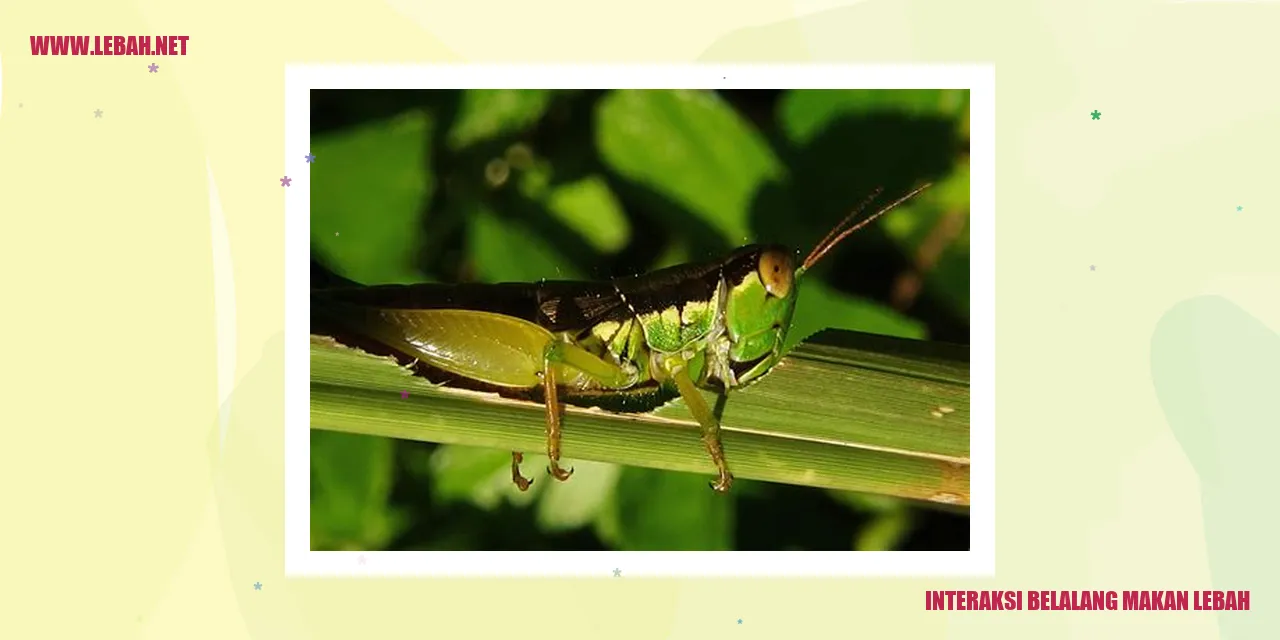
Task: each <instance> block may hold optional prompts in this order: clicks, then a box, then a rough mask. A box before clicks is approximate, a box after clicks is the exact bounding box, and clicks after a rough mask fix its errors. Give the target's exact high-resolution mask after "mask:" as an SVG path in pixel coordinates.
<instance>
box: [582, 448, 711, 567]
mask: <svg viewBox="0 0 1280 640" xmlns="http://www.w3.org/2000/svg"><path fill="white" fill-rule="evenodd" d="M727 498H728V497H727V496H723V495H720V494H717V493H716V492H714V491H711V490H710V489H708V488H707V479H706V478H704V477H702V476H700V475H695V474H689V473H668V472H661V471H655V470H653V469H638V468H634V467H627V468H624V469H623V470H622V474H621V475H620V477H619V478H618V488H617V490H616V491H615V495H614V501H612V502H611V503H610V505H609V506H610V507H611V509H610V514H609V517H610V518H612V519H613V520H614V524H611V525H608V526H605V527H604V528H605V529H606V530H607V529H609V528H610V527H613V528H614V530H615V531H616V535H617V538H618V540H617V548H618V549H620V550H624V551H671V550H690V549H697V550H700V551H719V550H725V549H731V548H733V504H734V503H733V501H732V500H731V499H727Z"/></svg>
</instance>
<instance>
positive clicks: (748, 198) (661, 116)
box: [596, 91, 784, 245]
mask: <svg viewBox="0 0 1280 640" xmlns="http://www.w3.org/2000/svg"><path fill="white" fill-rule="evenodd" d="M596 140H597V144H598V146H599V148H600V153H601V156H602V157H603V158H604V160H605V162H606V163H608V164H609V165H610V166H611V167H612V168H613V169H614V170H615V171H617V172H618V173H619V174H621V175H622V176H624V177H626V178H628V179H629V180H632V181H635V182H637V183H640V184H642V185H644V186H646V187H648V188H650V189H652V190H654V191H656V192H658V193H659V194H661V195H663V196H665V197H667V198H670V199H672V200H674V201H675V202H676V203H678V204H679V205H681V206H682V207H683V208H685V209H687V210H688V211H689V212H690V213H692V214H693V215H695V216H697V217H698V218H699V219H701V220H702V221H703V222H705V223H706V224H707V225H709V226H710V227H711V228H712V229H714V230H716V231H718V232H719V233H720V234H722V235H723V237H724V239H725V240H726V241H727V242H728V243H729V244H731V245H737V244H740V243H742V242H743V241H745V240H747V239H748V238H749V237H750V227H749V225H748V213H749V210H750V206H751V203H752V198H753V197H754V196H755V195H756V192H757V191H758V190H759V189H760V188H761V186H762V185H763V184H765V183H766V182H769V181H774V180H779V179H781V178H782V176H783V174H784V170H783V166H782V164H781V163H780V162H779V160H778V158H777V157H776V156H775V155H774V153H773V151H772V150H771V149H770V148H769V145H768V143H767V142H766V141H765V139H764V138H763V137H762V136H761V135H760V134H759V132H757V131H756V130H755V129H754V128H753V127H752V126H751V124H750V123H748V122H747V121H745V120H744V119H743V118H742V117H741V116H740V115H738V113H737V112H736V111H734V110H733V108H732V107H730V106H729V105H727V104H725V103H724V102H723V101H722V100H721V99H720V98H719V97H718V96H717V95H716V94H714V93H712V92H707V91H615V92H613V93H610V94H609V95H608V96H606V97H605V98H604V99H603V100H602V101H601V104H600V106H599V111H598V112H597V126H596Z"/></svg>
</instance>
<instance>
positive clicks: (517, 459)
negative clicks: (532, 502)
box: [511, 451, 533, 491]
mask: <svg viewBox="0 0 1280 640" xmlns="http://www.w3.org/2000/svg"><path fill="white" fill-rule="evenodd" d="M521 462H524V454H523V453H521V452H519V451H512V452H511V481H512V482H514V483H516V488H518V489H520V490H521V491H528V490H529V485H531V484H533V480H531V479H529V478H526V477H524V476H522V475H520V463H521Z"/></svg>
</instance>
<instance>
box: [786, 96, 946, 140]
mask: <svg viewBox="0 0 1280 640" xmlns="http://www.w3.org/2000/svg"><path fill="white" fill-rule="evenodd" d="M968 105H969V92H968V91H966V90H962V89H897V90H883V89H853V90H831V91H788V92H787V93H786V94H785V95H784V96H783V98H782V100H781V104H780V105H779V113H778V116H779V122H780V124H781V126H782V129H783V132H784V133H785V134H786V136H787V138H788V139H790V140H791V141H792V142H795V143H797V144H807V143H808V142H809V141H811V140H812V139H813V138H814V137H815V136H817V135H818V134H819V133H821V132H822V130H823V129H825V128H826V127H827V126H828V125H830V124H831V123H832V122H833V121H834V120H836V119H837V118H840V117H842V116H847V115H855V114H866V113H873V112H892V113H895V114H905V115H908V116H937V117H942V118H945V119H948V120H951V119H959V117H960V116H961V115H963V114H965V113H967V109H968Z"/></svg>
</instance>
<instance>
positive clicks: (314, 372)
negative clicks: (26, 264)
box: [311, 331, 969, 505]
mask: <svg viewBox="0 0 1280 640" xmlns="http://www.w3.org/2000/svg"><path fill="white" fill-rule="evenodd" d="M405 391H407V392H408V393H409V397H408V398H403V397H402V396H401V392H405ZM708 402H709V403H711V404H712V405H713V406H714V404H715V398H714V397H712V395H711V394H708ZM543 419H544V418H543V413H542V408H541V406H539V405H536V404H532V403H527V402H519V401H514V400H507V399H503V398H499V397H497V396H494V395H492V394H483V393H476V392H472V391H467V390H462V389H452V388H447V387H436V386H432V385H431V384H430V383H428V382H427V381H425V380H423V379H422V378H419V377H415V376H413V375H412V374H410V373H409V371H408V370H407V369H404V368H402V367H400V366H398V365H397V364H396V363H395V362H394V361H393V360H391V359H388V358H380V357H375V356H371V355H368V354H365V353H363V352H360V351H357V350H354V349H349V348H346V347H343V346H340V345H337V344H336V343H334V342H333V341H332V340H329V339H328V338H324V337H318V336H313V337H312V341H311V428H313V429H329V430H334V431H343V432H348V433H359V434H366V435H375V436H386V437H393V438H404V439H410V440H420V441H426V442H440V443H448V444H462V445H472V446H483V447H495V448H501V449H506V450H516V451H527V452H542V451H543V449H544V448H545V441H544V436H543ZM722 422H723V425H724V435H723V439H724V448H725V455H726V457H727V458H728V461H729V466H730V469H731V470H732V471H733V473H734V475H735V476H736V477H738V478H750V479H755V480H765V481H770V482H781V483H788V484H798V485H807V486H813V487H823V488H829V489H841V490H849V491H861V492H868V493H878V494H884V495H892V496H899V497H904V498H912V499H918V500H931V501H935V502H942V503H949V504H958V505H968V503H969V357H968V348H967V347H957V346H955V345H946V344H940V343H931V342H920V341H912V340H901V339H896V338H886V337H883V336H874V335H870V334H861V333H853V332H847V331H826V332H823V333H821V334H818V335H817V336H814V337H813V338H811V339H809V340H808V341H806V342H805V343H803V344H801V345H800V346H799V347H797V348H796V349H795V350H794V351H793V352H792V353H791V354H789V355H788V356H787V357H786V358H785V359H784V360H783V361H782V362H781V363H779V364H778V366H777V367H775V368H774V370H773V371H772V372H771V373H770V374H769V375H768V376H766V377H765V378H764V379H763V380H761V381H760V382H759V383H757V384H755V385H752V386H751V387H749V388H747V389H743V390H741V391H736V392H733V393H731V394H730V395H729V398H728V401H727V403H725V406H724V413H723V418H722ZM562 451H563V455H564V457H566V458H573V459H580V460H597V461H602V462H612V463H617V464H624V465H633V466H641V467H651V468H657V469H667V470H673V471H689V472H697V473H703V474H706V475H708V477H709V478H710V476H712V475H714V472H715V468H714V466H713V465H712V464H711V460H710V458H709V457H708V456H707V454H706V451H705V450H704V449H703V446H702V443H701V440H700V439H699V436H698V427H697V424H696V423H695V422H694V421H693V419H692V418H691V417H690V416H689V413H688V411H687V410H686V409H685V408H684V406H683V403H681V402H680V401H675V402H673V403H671V404H669V405H666V406H664V407H661V408H659V409H658V410H656V411H654V412H652V413H648V414H642V415H625V414H614V413H608V412H605V411H601V410H595V409H579V408H576V407H566V408H565V417H564V440H563V449H562ZM530 471H532V470H530ZM544 476H545V474H535V476H534V477H536V478H539V479H540V480H541V481H543V482H546V481H548V480H547V479H545V478H544ZM570 482H572V480H570Z"/></svg>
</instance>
